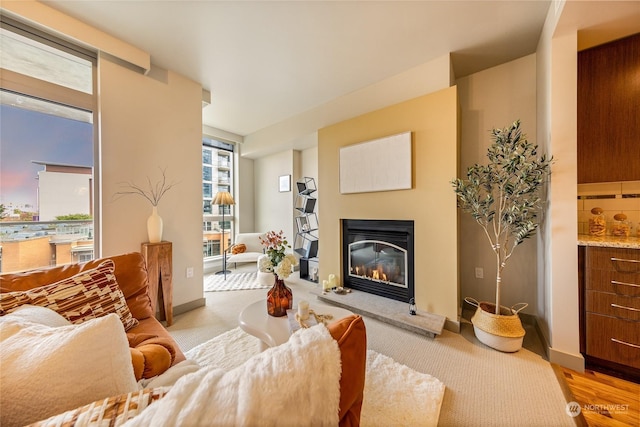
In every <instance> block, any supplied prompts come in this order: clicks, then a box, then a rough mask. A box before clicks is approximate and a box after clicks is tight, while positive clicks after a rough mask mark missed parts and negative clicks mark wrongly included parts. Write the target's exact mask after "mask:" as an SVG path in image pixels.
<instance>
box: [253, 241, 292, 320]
mask: <svg viewBox="0 0 640 427" xmlns="http://www.w3.org/2000/svg"><path fill="white" fill-rule="evenodd" d="M259 239H260V243H261V244H262V246H264V247H265V254H266V255H267V256H266V257H262V258H260V266H259V269H260V271H262V272H271V273H273V274H274V278H275V283H274V285H273V287H272V288H271V289H270V290H269V292H267V313H269V315H271V316H274V317H282V316H285V315H286V314H287V310H288V309H290V308H291V307H292V304H293V293H292V292H291V289H289V288H288V287H287V285H285V284H284V279H286V278H287V277H289V275H291V272H292V271H293V267H294V266H295V265H297V264H298V260H297V258H296V257H295V255H293V254H290V253H289V254H287V253H285V252H286V250H287V248H291V246H290V245H289V242H287V240H286V239H285V237H284V232H283V231H282V230H280V232H278V233H276V232H275V231H268V232H267V233H265V234H264V236H260V237H259Z"/></svg>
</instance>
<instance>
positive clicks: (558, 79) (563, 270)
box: [536, 7, 584, 371]
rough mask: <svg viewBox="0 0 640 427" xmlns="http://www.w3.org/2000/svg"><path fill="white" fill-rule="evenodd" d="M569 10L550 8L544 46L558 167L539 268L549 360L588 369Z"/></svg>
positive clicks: (541, 102)
mask: <svg viewBox="0 0 640 427" xmlns="http://www.w3.org/2000/svg"><path fill="white" fill-rule="evenodd" d="M562 10H563V8H562V7H560V8H558V9H555V8H553V7H552V8H550V9H549V13H548V16H547V20H546V23H545V27H544V29H543V32H542V35H541V37H540V42H539V43H538V49H537V55H538V58H539V61H538V67H537V68H538V71H537V75H538V77H537V85H536V87H537V96H538V134H539V135H540V140H541V145H543V146H544V147H545V149H546V150H547V151H548V152H551V153H552V154H553V155H554V158H555V159H556V163H555V164H554V165H553V166H552V169H551V173H552V175H551V185H550V188H549V195H548V199H549V207H548V209H547V212H546V221H545V223H544V228H543V232H542V233H541V236H540V239H541V240H542V241H543V242H544V251H541V252H539V256H540V257H541V260H540V261H543V262H540V263H539V264H538V267H539V270H540V272H541V274H542V276H543V277H544V281H543V282H542V285H543V286H542V289H541V290H542V293H541V294H540V295H539V298H541V299H542V300H543V301H544V306H543V307H544V309H542V310H539V311H538V322H539V324H540V325H541V329H542V332H543V333H544V334H545V338H546V340H547V341H548V344H549V360H550V361H551V362H554V363H558V364H561V365H563V366H567V367H570V368H572V369H575V370H578V371H582V370H584V358H583V357H582V355H581V354H580V343H579V337H580V330H579V324H578V311H579V306H578V246H577V238H578V226H577V221H576V214H575V212H572V210H574V209H575V206H576V198H577V182H578V180H577V57H578V53H577V32H575V31H574V32H573V33H571V32H569V33H568V34H567V35H564V36H561V37H558V36H557V35H556V26H557V24H558V20H559V19H560V17H561V14H562Z"/></svg>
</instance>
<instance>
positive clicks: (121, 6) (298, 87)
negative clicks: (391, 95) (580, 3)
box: [46, 0, 550, 136]
mask: <svg viewBox="0 0 640 427" xmlns="http://www.w3.org/2000/svg"><path fill="white" fill-rule="evenodd" d="M46 3H47V4H48V5H50V6H51V7H53V8H55V9H58V10H60V11H62V12H64V13H66V14H67V15H70V16H73V17H75V18H78V19H80V20H82V21H84V22H86V23H88V24H90V25H92V26H94V27H96V28H98V29H101V30H103V31H105V32H108V33H110V34H112V35H114V36H116V37H118V38H120V39H122V40H124V41H127V42H129V43H131V44H133V45H135V46H137V47H138V48H140V49H143V50H145V51H147V52H149V53H150V54H151V61H152V63H153V64H154V65H156V66H159V67H162V68H165V69H170V70H173V71H176V72H178V73H180V74H183V75H185V76H187V77H189V78H191V79H193V80H195V81H198V82H200V83H201V84H202V86H203V88H204V89H206V90H208V91H210V92H211V105H209V106H207V107H205V108H204V109H203V122H204V124H205V125H209V126H212V127H215V128H218V129H221V130H224V131H227V132H232V133H235V134H238V135H241V136H246V135H250V134H252V133H253V132H256V131H258V130H260V129H263V128H266V127H268V126H270V125H273V124H275V123H279V122H281V121H283V120H285V119H287V118H289V117H292V116H295V115H297V114H300V113H302V112H304V111H307V110H310V109H313V108H315V107H318V106H320V105H322V104H325V103H327V102H329V101H331V100H333V99H335V98H338V97H340V96H344V95H346V94H349V93H351V92H354V91H356V90H358V89H361V88H363V87H366V86H369V85H371V84H373V83H377V82H380V81H382V80H384V79H386V78H389V77H391V76H394V75H397V74H399V73H401V72H403V71H406V70H408V69H410V68H413V67H416V66H418V65H421V64H424V63H426V62H429V61H430V60H432V59H434V58H437V57H440V56H442V55H444V54H447V53H449V52H451V53H452V61H453V68H454V72H455V75H456V77H462V76H465V75H469V74H471V73H474V72H477V71H480V70H482V69H486V68H489V67H492V66H494V65H498V64H501V63H504V62H506V61H509V60H512V59H516V58H519V57H522V56H524V55H527V54H530V53H533V52H535V50H536V45H537V42H538V38H539V36H540V33H541V30H542V26H543V24H544V20H545V17H546V14H547V9H548V7H549V4H550V2H549V1H548V0H544V1H542V0H535V1H482V0H479V1H407V2H401V1H371V2H369V1H319V2H310V1H285V2H275V1H202V0H201V1H166V0H165V1H154V0H146V1H145V0H139V1H128V0H124V1H111V0H109V1H96V0H94V1H72V0H55V1H47V2H46Z"/></svg>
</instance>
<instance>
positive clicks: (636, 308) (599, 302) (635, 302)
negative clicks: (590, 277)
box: [585, 291, 640, 321]
mask: <svg viewBox="0 0 640 427" xmlns="http://www.w3.org/2000/svg"><path fill="white" fill-rule="evenodd" d="M585 300H586V301H585V302H586V304H585V305H586V310H587V312H591V313H598V314H604V315H607V316H613V317H618V318H620V319H627V320H635V321H640V298H633V297H626V296H622V295H616V294H610V293H606V292H597V291H587V294H586V299H585Z"/></svg>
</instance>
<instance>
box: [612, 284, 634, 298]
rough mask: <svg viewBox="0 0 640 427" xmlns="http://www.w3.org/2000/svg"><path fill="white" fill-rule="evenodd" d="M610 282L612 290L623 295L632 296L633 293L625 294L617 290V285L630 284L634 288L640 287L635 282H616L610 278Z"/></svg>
mask: <svg viewBox="0 0 640 427" xmlns="http://www.w3.org/2000/svg"><path fill="white" fill-rule="evenodd" d="M611 284H612V285H613V290H614V292H615V293H616V294H619V295H625V296H634V295H629V294H625V293H622V292H618V288H617V286H618V285H621V286H631V287H634V288H640V285H636V284H635V283H625V282H618V281H617V280H612V281H611Z"/></svg>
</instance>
